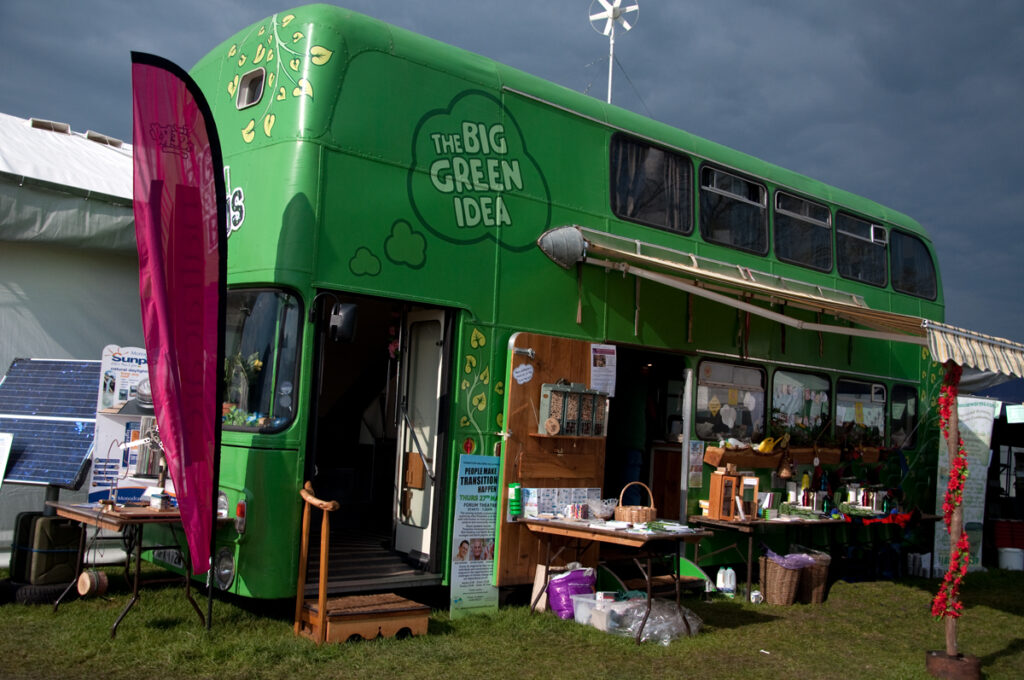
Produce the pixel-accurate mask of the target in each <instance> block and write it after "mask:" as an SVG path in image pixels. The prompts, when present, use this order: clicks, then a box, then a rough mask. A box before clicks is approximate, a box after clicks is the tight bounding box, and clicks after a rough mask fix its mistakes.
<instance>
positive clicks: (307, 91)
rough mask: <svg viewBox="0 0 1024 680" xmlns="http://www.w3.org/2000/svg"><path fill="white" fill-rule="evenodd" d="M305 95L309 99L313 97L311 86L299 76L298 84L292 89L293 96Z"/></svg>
mask: <svg viewBox="0 0 1024 680" xmlns="http://www.w3.org/2000/svg"><path fill="white" fill-rule="evenodd" d="M302 95H306V96H307V97H309V98H310V99H312V98H313V86H312V85H311V84H310V82H309V81H308V80H306V79H305V78H299V86H298V87H296V88H295V89H294V90H292V96H293V97H301V96H302Z"/></svg>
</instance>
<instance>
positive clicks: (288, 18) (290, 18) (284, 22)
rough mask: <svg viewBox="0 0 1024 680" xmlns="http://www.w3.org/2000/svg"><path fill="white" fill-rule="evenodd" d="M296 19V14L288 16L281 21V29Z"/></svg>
mask: <svg viewBox="0 0 1024 680" xmlns="http://www.w3.org/2000/svg"><path fill="white" fill-rule="evenodd" d="M294 18H295V15H294V14H288V15H287V16H285V17H284V18H283V19H281V28H284V27H285V26H287V25H288V24H290V23H292V19H294Z"/></svg>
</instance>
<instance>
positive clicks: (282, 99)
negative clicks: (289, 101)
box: [277, 87, 288, 102]
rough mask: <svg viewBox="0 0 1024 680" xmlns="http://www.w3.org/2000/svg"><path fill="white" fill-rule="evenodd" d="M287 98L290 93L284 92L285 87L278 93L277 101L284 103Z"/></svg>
mask: <svg viewBox="0 0 1024 680" xmlns="http://www.w3.org/2000/svg"><path fill="white" fill-rule="evenodd" d="M287 96H288V93H287V92H285V91H284V88H283V87H282V88H281V89H279V90H278V91H277V101H279V102H283V101H284V99H285V97H287Z"/></svg>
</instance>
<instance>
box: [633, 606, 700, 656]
mask: <svg viewBox="0 0 1024 680" xmlns="http://www.w3.org/2000/svg"><path fill="white" fill-rule="evenodd" d="M632 602H633V603H634V604H633V606H631V607H629V608H627V609H625V610H623V611H622V612H621V613H620V614H619V615H618V619H617V620H616V621H615V624H616V625H615V632H617V633H619V634H621V635H628V636H630V637H634V638H635V637H636V633H637V630H639V629H640V624H641V623H642V622H643V620H644V612H645V611H646V610H647V602H646V601H645V600H633V601H632ZM684 616H685V617H686V621H685V623H684V621H683V617H684ZM687 624H689V635H690V637H695V636H696V635H697V633H698V632H700V629H701V626H703V625H704V620H703V619H701V618H700V617H699V616H697V614H695V613H694V612H692V611H690V610H689V609H687V608H686V607H683V606H679V605H676V603H675V602H672V601H670V600H663V599H661V598H655V599H653V600H651V615H650V616H649V617H648V618H647V623H646V624H645V625H644V628H643V632H642V633H641V637H640V641H641V642H657V643H658V644H660V645H664V646H666V647H667V646H668V645H669V643H671V642H672V641H673V640H675V639H677V638H680V637H685V636H686V635H687V629H686V626H687Z"/></svg>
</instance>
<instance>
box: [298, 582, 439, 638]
mask: <svg viewBox="0 0 1024 680" xmlns="http://www.w3.org/2000/svg"><path fill="white" fill-rule="evenodd" d="M325 610H326V612H327V616H326V617H325V621H326V623H325V628H326V635H325V636H324V639H325V640H326V641H327V642H347V641H349V640H353V639H358V638H362V639H365V640H372V639H374V638H376V637H377V636H383V637H399V638H402V637H409V636H412V635H426V633H427V621H428V619H429V618H430V607H428V606H426V605H423V604H419V603H418V602H413V601H412V600H407V599H405V598H404V597H400V596H399V595H396V594H395V593H380V594H378V595H348V596H345V597H334V598H330V599H328V600H327V605H326V607H325ZM319 621H320V616H319V608H318V605H317V600H316V599H309V600H306V602H305V603H304V605H303V607H302V614H301V615H300V617H299V622H298V624H299V625H298V633H299V635H302V636H304V637H308V638H310V639H311V640H314V641H317V642H319V641H320V639H321V636H320V623H319Z"/></svg>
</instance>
